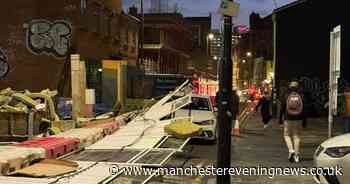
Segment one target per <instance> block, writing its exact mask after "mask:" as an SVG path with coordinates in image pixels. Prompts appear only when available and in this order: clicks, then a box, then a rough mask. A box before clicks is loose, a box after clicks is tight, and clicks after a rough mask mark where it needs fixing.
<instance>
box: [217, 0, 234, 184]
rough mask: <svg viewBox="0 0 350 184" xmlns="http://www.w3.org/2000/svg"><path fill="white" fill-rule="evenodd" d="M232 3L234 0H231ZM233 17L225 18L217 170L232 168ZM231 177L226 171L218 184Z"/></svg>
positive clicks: (219, 99) (221, 61) (218, 178)
mask: <svg viewBox="0 0 350 184" xmlns="http://www.w3.org/2000/svg"><path fill="white" fill-rule="evenodd" d="M231 1H232V0H231ZM231 48H232V17H230V16H224V51H223V57H222V59H221V60H220V69H219V71H220V72H219V91H218V97H217V98H218V116H217V122H218V141H217V168H218V169H222V170H223V172H224V171H225V168H230V166H231V129H232V120H233V116H234V115H233V112H234V111H233V105H232V104H233V98H232V94H233V93H232V59H231V54H232V53H231V52H232V49H231ZM230 180H231V178H230V175H229V173H228V172H227V170H226V173H224V175H218V176H217V180H216V183H217V184H230Z"/></svg>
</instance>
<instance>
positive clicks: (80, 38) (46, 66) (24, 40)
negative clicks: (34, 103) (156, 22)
mask: <svg viewBox="0 0 350 184" xmlns="http://www.w3.org/2000/svg"><path fill="white" fill-rule="evenodd" d="M87 2H88V4H87V9H86V10H85V11H86V12H85V14H83V15H82V12H81V10H82V9H81V2H80V0H60V1H47V0H26V1H23V0H11V1H5V2H3V3H2V5H1V7H0V10H1V11H0V15H1V16H0V25H1V29H0V49H1V50H2V52H3V53H4V55H5V56H6V58H7V62H8V64H9V66H10V71H9V73H8V74H7V75H6V76H5V77H3V78H2V79H0V89H2V88H6V87H11V88H14V89H17V90H23V89H29V90H34V91H37V90H41V89H45V88H50V89H57V87H58V85H59V83H60V79H61V77H62V74H63V73H62V72H63V67H64V63H65V62H66V61H67V59H66V56H67V55H68V54H69V53H70V51H73V52H75V53H78V54H80V55H81V58H83V59H84V60H87V61H88V60H99V61H101V60H102V59H108V58H109V57H110V56H111V55H119V54H120V47H121V42H122V41H121V39H122V38H121V37H120V35H119V34H120V30H119V29H120V27H121V26H120V24H121V22H122V21H123V22H124V24H127V25H129V24H130V25H132V26H129V27H128V29H127V30H126V31H127V32H129V33H127V36H126V38H124V39H131V40H136V41H135V42H132V44H130V45H127V46H126V47H127V49H126V55H125V54H124V57H126V58H127V59H128V60H130V61H131V63H135V62H133V60H134V59H135V58H136V57H137V52H138V51H137V46H135V44H137V42H138V37H137V35H138V34H133V33H132V32H137V31H138V23H137V21H136V20H132V19H130V18H128V16H126V15H121V14H113V12H118V11H115V10H111V9H110V6H111V5H110V4H109V5H108V6H104V4H102V3H101V2H102V1H87ZM116 9H118V8H116ZM35 21H36V22H35ZM38 24H41V25H39V26H38ZM38 27H39V29H35V28H38ZM31 28H32V29H31ZM30 30H32V31H30ZM33 31H34V32H33ZM40 31H44V32H45V34H40V35H39V36H40V37H39V39H37V38H38V33H42V32H40ZM134 35H136V38H130V37H132V36H134ZM30 36H32V37H30ZM62 37H63V38H64V39H62ZM30 38H31V39H30ZM67 42H70V44H67ZM28 43H29V44H28ZM43 45H45V46H43ZM133 48H134V49H133ZM44 52H46V53H44ZM128 55H130V58H128ZM68 58H69V57H68ZM66 82H67V83H68V84H67V85H70V84H69V83H70V82H69V81H66Z"/></svg>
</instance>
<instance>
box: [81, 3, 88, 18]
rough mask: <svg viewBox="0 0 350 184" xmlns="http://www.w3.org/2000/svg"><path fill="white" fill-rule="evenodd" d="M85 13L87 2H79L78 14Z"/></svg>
mask: <svg viewBox="0 0 350 184" xmlns="http://www.w3.org/2000/svg"><path fill="white" fill-rule="evenodd" d="M86 11H87V0H80V13H81V15H85V14H86Z"/></svg>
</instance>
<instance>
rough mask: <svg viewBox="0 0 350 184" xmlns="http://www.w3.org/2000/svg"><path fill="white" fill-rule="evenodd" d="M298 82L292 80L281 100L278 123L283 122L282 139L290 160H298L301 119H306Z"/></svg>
mask: <svg viewBox="0 0 350 184" xmlns="http://www.w3.org/2000/svg"><path fill="white" fill-rule="evenodd" d="M299 89H300V88H299V83H298V82H297V81H292V82H291V83H290V84H289V92H288V93H287V95H286V96H285V98H284V99H283V100H282V106H281V111H280V117H279V120H280V123H281V122H282V121H283V122H284V132H283V133H284V140H285V143H286V145H287V148H288V151H289V155H288V160H289V161H290V162H296V163H298V162H300V142H301V140H300V131H301V127H302V123H303V121H306V113H305V108H304V104H305V101H304V97H303V95H302V94H301V93H300V91H299Z"/></svg>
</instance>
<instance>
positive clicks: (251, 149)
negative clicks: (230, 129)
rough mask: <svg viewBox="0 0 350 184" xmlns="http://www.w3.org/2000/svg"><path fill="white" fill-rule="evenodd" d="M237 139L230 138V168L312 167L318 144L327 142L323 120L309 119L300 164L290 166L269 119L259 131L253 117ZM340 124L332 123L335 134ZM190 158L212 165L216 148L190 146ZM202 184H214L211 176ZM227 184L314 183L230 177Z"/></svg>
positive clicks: (309, 183) (304, 178)
mask: <svg viewBox="0 0 350 184" xmlns="http://www.w3.org/2000/svg"><path fill="white" fill-rule="evenodd" d="M247 121H248V122H247V125H246V127H245V130H241V137H232V154H231V159H232V160H231V165H232V166H233V167H258V166H263V167H267V168H271V167H282V168H286V167H293V168H296V167H297V168H301V167H306V168H310V167H313V154H314V151H315V150H316V148H317V147H318V145H319V144H320V143H322V142H323V141H324V140H326V139H327V133H328V129H327V128H328V124H327V119H322V118H319V119H309V120H308V126H307V128H306V129H304V130H303V131H302V135H301V141H302V144H301V157H302V160H301V162H300V163H290V162H289V161H288V159H287V157H288V150H287V148H286V146H285V143H284V140H283V134H282V132H283V131H282V128H280V127H279V124H278V123H277V121H275V120H272V122H271V124H272V126H271V127H269V128H267V129H263V123H262V122H261V120H260V116H259V115H256V116H253V117H251V118H249V119H248V120H247ZM341 132H342V126H341V122H340V121H338V122H336V123H335V134H336V135H338V134H341ZM192 146H193V151H192V156H193V157H194V158H196V157H197V158H201V159H205V160H208V161H209V164H212V165H215V163H216V152H217V149H216V145H192ZM204 183H208V184H214V183H216V179H215V177H213V176H211V177H208V178H206V179H205V182H204ZM231 183H235V184H292V183H298V184H315V182H314V181H313V178H312V176H275V177H272V178H270V177H268V176H242V175H240V176H232V178H231Z"/></svg>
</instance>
